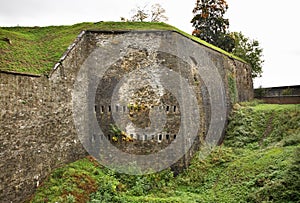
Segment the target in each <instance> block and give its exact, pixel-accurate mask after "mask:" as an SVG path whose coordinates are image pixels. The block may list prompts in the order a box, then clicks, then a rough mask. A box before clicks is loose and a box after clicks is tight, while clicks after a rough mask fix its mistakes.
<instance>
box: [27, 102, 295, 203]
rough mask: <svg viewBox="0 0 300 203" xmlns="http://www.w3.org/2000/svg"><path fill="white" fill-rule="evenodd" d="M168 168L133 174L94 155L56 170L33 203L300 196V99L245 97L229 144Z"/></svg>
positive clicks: (285, 199)
mask: <svg viewBox="0 0 300 203" xmlns="http://www.w3.org/2000/svg"><path fill="white" fill-rule="evenodd" d="M200 157H201V156H200V154H196V155H195V157H194V158H193V160H192V163H191V165H190V167H189V168H188V169H187V170H185V171H184V173H182V174H180V175H179V176H177V177H173V175H172V172H171V171H170V170H165V171H162V172H160V173H156V174H152V175H146V176H129V175H126V174H118V173H115V172H113V171H111V170H108V169H105V168H103V167H101V166H99V165H98V164H97V162H95V161H93V159H92V158H91V157H87V158H85V159H82V160H78V161H77V162H74V163H72V164H69V165H66V166H65V167H62V168H59V169H56V170H55V171H54V172H53V173H52V174H51V176H50V177H49V178H48V179H47V180H46V181H45V183H43V185H42V186H41V187H39V188H38V190H37V192H36V194H35V195H34V197H33V198H32V200H31V202H157V203H158V202H159V203H161V202H172V203H173V202H180V203H181V202H187V203H190V202H230V203H231V202H253V203H254V202H257V203H258V202H299V201H300V193H299V191H300V188H299V187H300V105H266V104H255V103H243V104H240V105H235V110H234V112H233V114H232V116H231V120H230V123H229V126H228V129H227V132H226V138H225V141H224V143H223V144H222V145H221V146H219V147H215V148H214V149H213V151H212V153H211V154H210V155H209V156H208V157H206V158H205V159H201V158H200Z"/></svg>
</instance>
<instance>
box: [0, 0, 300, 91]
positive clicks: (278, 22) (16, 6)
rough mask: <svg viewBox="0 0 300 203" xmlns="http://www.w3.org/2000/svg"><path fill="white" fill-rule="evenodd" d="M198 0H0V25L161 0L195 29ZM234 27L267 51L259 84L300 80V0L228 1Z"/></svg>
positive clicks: (58, 21)
mask: <svg viewBox="0 0 300 203" xmlns="http://www.w3.org/2000/svg"><path fill="white" fill-rule="evenodd" d="M195 2H196V0H182V1H179V0H176V1H175V0H107V1H104V0H84V1H79V0H59V1H55V0H1V6H0V26H16V25H20V26H48V25H70V24H75V23H79V22H98V21H101V20H102V21H119V20H120V17H121V16H123V17H129V16H130V15H131V10H132V9H133V8H135V7H136V6H144V5H147V4H148V5H152V4H154V3H160V4H161V5H162V7H163V8H165V9H166V11H167V13H166V15H167V16H168V18H169V21H168V22H167V23H169V24H171V25H173V26H176V27H178V28H179V29H181V30H183V31H186V32H188V33H191V31H192V27H191V24H190V20H191V19H192V17H193V14H192V10H193V8H194V5H195ZM227 3H228V4H229V9H228V11H227V13H226V17H227V18H229V22H230V28H229V29H230V31H241V32H242V33H243V34H244V35H245V36H247V37H249V38H251V39H256V40H258V41H259V42H260V45H261V47H262V48H263V50H264V60H265V63H264V65H263V71H264V73H263V77H261V78H259V79H256V80H255V81H254V86H255V87H259V86H262V87H272V86H287V85H300V79H299V77H300V71H299V70H300V69H299V68H300V62H299V61H300V40H299V38H300V29H299V22H298V21H299V19H300V12H299V8H300V1H299V0H285V1H279V0H277V1H276V0H227Z"/></svg>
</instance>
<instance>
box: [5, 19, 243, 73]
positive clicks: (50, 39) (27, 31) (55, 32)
mask: <svg viewBox="0 0 300 203" xmlns="http://www.w3.org/2000/svg"><path fill="white" fill-rule="evenodd" d="M82 30H171V31H176V32H179V33H181V34H182V35H184V36H186V37H189V38H190V39H192V40H194V41H196V42H198V43H200V44H203V45H205V46H207V47H209V48H211V49H214V50H216V51H218V52H221V53H223V54H225V55H227V56H229V57H231V58H236V59H238V60H241V59H239V58H238V57H236V56H234V55H232V54H230V53H227V52H225V51H224V50H222V49H220V48H218V47H215V46H213V45H211V44H209V43H207V42H205V41H202V40H200V39H199V38H197V37H194V36H192V35H189V34H187V33H185V32H183V31H180V30H179V29H177V28H175V27H173V26H171V25H168V24H165V23H149V22H98V23H79V24H75V25H71V26H48V27H0V70H6V71H15V72H27V73H33V74H48V73H49V72H50V70H51V69H52V68H53V66H54V64H55V63H56V62H58V60H59V59H60V57H61V56H62V55H63V53H64V52H65V51H66V50H67V48H68V46H69V45H70V44H72V42H73V41H74V40H75V39H76V37H77V36H78V35H79V33H80V32H81V31H82ZM6 39H9V40H10V42H11V44H10V43H9V42H8V41H6ZM241 61H242V60H241Z"/></svg>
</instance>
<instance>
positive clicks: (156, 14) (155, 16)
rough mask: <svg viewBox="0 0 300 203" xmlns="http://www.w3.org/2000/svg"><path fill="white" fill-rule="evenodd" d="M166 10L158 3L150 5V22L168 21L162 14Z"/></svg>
mask: <svg viewBox="0 0 300 203" xmlns="http://www.w3.org/2000/svg"><path fill="white" fill-rule="evenodd" d="M165 13H166V10H165V9H164V8H163V7H162V6H161V5H160V4H154V5H152V6H151V20H150V21H151V22H163V21H168V17H167V16H165V15H164V14H165Z"/></svg>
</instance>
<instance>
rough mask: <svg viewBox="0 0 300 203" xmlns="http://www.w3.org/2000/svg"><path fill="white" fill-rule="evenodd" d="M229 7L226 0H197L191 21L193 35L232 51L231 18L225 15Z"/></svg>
mask: <svg viewBox="0 0 300 203" xmlns="http://www.w3.org/2000/svg"><path fill="white" fill-rule="evenodd" d="M227 9H228V5H227V3H226V1H225V0H197V2H196V6H195V8H194V9H193V13H194V18H193V19H192V21H191V23H192V24H193V27H194V28H195V30H194V31H193V35H195V36H197V37H199V38H200V39H202V40H204V41H206V42H208V43H211V44H213V45H215V46H218V47H220V48H222V49H224V50H226V51H228V52H231V51H232V49H233V48H234V40H233V39H232V37H231V36H230V35H229V34H228V27H229V20H228V19H224V17H223V15H224V14H225V12H226V11H227Z"/></svg>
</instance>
